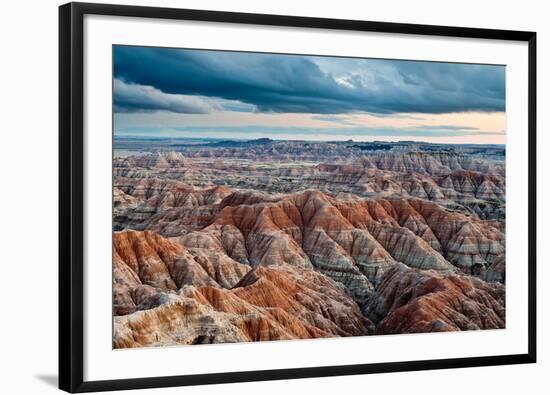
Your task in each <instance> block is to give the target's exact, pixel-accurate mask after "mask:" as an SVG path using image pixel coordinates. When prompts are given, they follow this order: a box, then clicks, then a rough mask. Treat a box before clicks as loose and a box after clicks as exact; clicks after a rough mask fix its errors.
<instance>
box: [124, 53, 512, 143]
mask: <svg viewBox="0 0 550 395" xmlns="http://www.w3.org/2000/svg"><path fill="white" fill-rule="evenodd" d="M114 128H115V134H116V135H117V136H174V137H176V136H182V137H223V138H259V137H269V138H272V139H308V140H347V139H354V140H357V141H370V140H385V141H390V140H393V141H395V140H422V141H434V142H449V143H497V144H504V143H505V131H506V116H505V68H504V67H503V66H489V65H472V64H452V63H435V62H415V61H401V60H381V59H352V58H335V57H320V56H301V55H277V54H260V53H244V52H224V51H203V50H187V49H170V48H152V47H129V46H116V47H115V48H114Z"/></svg>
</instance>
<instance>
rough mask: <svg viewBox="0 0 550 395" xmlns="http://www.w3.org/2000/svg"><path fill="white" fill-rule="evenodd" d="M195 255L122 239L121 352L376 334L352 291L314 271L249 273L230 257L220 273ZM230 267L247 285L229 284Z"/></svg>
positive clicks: (154, 239)
mask: <svg viewBox="0 0 550 395" xmlns="http://www.w3.org/2000/svg"><path fill="white" fill-rule="evenodd" d="M192 254H193V253H192V252H189V251H187V250H186V249H185V248H183V247H181V246H180V245H178V244H177V243H175V242H173V241H170V240H167V239H165V238H162V237H161V236H159V235H156V234H154V233H152V232H135V231H130V232H120V233H117V234H116V237H115V284H114V293H115V314H117V316H116V317H115V337H114V345H115V347H139V346H146V345H165V344H193V343H204V342H209V343H212V342H236V341H259V340H278V339H297V338H300V339H304V338H315V337H331V336H357V335H365V334H369V333H372V332H373V330H374V326H373V325H372V323H371V322H370V321H369V320H368V319H367V318H366V317H364V316H363V315H362V313H361V311H360V309H359V307H358V306H357V304H356V303H355V302H354V300H353V299H352V298H351V297H350V295H349V294H348V293H347V292H346V290H345V288H344V287H343V286H342V285H339V284H338V283H336V282H334V281H333V280H331V279H329V278H328V277H326V276H324V275H322V274H320V273H318V272H317V271H315V270H314V269H305V268H292V267H290V266H272V267H270V268H264V267H256V268H254V269H250V268H248V267H246V266H245V265H240V264H238V263H236V262H234V261H233V262H231V260H230V259H229V258H226V259H227V260H226V261H225V262H223V264H222V265H219V266H217V267H216V265H215V263H213V262H211V261H208V260H207V259H206V258H204V259H202V260H201V259H200V256H193V255H192ZM230 265H233V266H234V267H233V270H232V271H231V273H230V274H231V275H237V276H238V277H239V278H240V280H239V281H238V282H237V283H236V284H235V283H234V281H227V280H223V279H224V278H227V277H228V273H224V272H223V270H224V269H225V270H226V271H227V270H229V268H228V266H230ZM242 269H245V270H242ZM239 270H240V271H239ZM229 277H231V276H229ZM220 278H221V279H222V280H220ZM216 279H217V281H216ZM222 284H223V285H222ZM138 328H139V329H138Z"/></svg>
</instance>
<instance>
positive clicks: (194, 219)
mask: <svg viewBox="0 0 550 395" xmlns="http://www.w3.org/2000/svg"><path fill="white" fill-rule="evenodd" d="M505 173H506V169H505V152H504V149H503V148H502V147H501V146H491V145H488V146H476V145H444V144H428V143H418V142H398V143H380V142H373V143H361V142H353V141H345V142H309V141H274V140H270V139H259V140H209V139H183V138H182V139H166V140H163V139H152V140H140V139H137V138H135V139H119V140H117V139H115V157H114V159H113V230H114V233H113V314H114V318H113V319H114V338H113V346H114V347H115V348H130V347H146V346H164V345H181V344H205V343H234V342H248V341H266V340H291V339H311V338H321V337H347V336H369V335H389V334H401V333H419V332H445V331H461V330H482V329H500V328H504V327H505V323H506V317H505V284H506V270H505V267H506V262H505V250H506V249H505V244H506V240H505V239H506V237H505V213H506V193H505V191H506V183H505Z"/></svg>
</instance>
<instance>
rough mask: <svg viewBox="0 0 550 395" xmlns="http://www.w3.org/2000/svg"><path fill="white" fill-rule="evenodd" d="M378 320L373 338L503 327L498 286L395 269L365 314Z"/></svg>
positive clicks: (501, 295)
mask: <svg viewBox="0 0 550 395" xmlns="http://www.w3.org/2000/svg"><path fill="white" fill-rule="evenodd" d="M367 309H368V310H369V311H370V312H371V316H373V317H374V316H377V317H383V318H381V320H380V322H379V323H378V325H377V327H376V333H377V334H392V333H415V332H442V331H458V330H475V329H498V328H504V326H505V294H504V286H503V285H502V284H499V283H486V282H484V281H482V280H480V279H478V278H475V277H470V276H459V275H454V274H451V275H444V274H441V273H438V272H435V271H431V270H430V271H418V270H414V269H410V268H408V267H407V266H405V265H403V264H396V265H394V266H393V267H392V268H391V269H389V270H388V271H387V272H386V273H385V274H384V276H383V278H382V281H381V282H380V284H379V286H378V287H377V297H376V298H373V299H372V300H371V302H370V305H369V306H368V308H367Z"/></svg>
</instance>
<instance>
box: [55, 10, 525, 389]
mask: <svg viewBox="0 0 550 395" xmlns="http://www.w3.org/2000/svg"><path fill="white" fill-rule="evenodd" d="M87 14H95V15H111V16H120V17H144V18H159V19H173V20H188V21H204V22H224V23H238V24H256V25H269V26H283V27H306V28H324V29H333V30H351V31H364V32H384V33H397V34H414V35H426V36H447V37H462V38H472V39H491V40H511V41H522V42H527V43H528V51H529V53H528V57H529V59H528V62H529V66H528V69H529V76H528V84H529V86H528V100H529V102H528V108H529V110H528V111H529V112H528V154H529V158H528V172H529V177H528V185H529V187H528V205H529V207H528V232H529V238H528V239H529V242H528V248H529V252H528V262H527V264H528V301H529V309H528V352H527V353H525V354H514V355H498V356H484V357H471V358H450V359H436V360H419V361H411V362H390V363H374V364H357V365H346V366H328V367H326V366H325V367H307V368H298V369H280V370H262V371H249V372H231V373H215V374H193V375H182V376H166V377H142V378H132V379H120V380H106V381H84V378H83V370H84V366H83V365H84V363H83V357H84V355H83V316H84V315H83V309H84V305H83V285H84V273H83V232H84V220H83V209H84V205H83V203H84V202H83V183H84V180H83V177H84V168H83V153H84V138H83V137H84V136H83V95H84V90H83V89H84V87H83V49H84V48H83V45H84V36H83V34H84V32H83V19H84V16H85V15H87ZM535 287H536V33H535V32H526V31H511V30H494V29H477V28H462V27H448V26H429V25H416V24H403V23H386V22H366V21H358V20H340V19H325V18H309V17H295V16H283V15H266V14H249V13H235V12H218V11H204V10H188V9H172V8H158V7H141V6H127V5H108V4H90V3H68V4H65V5H62V6H60V8H59V388H60V389H62V390H65V391H68V392H71V393H74V392H90V391H107V390H123V389H138V388H153V387H171V386H187V385H200V384H217V383H234V382H243V381H262V380H280V379H297V378H309V377H320V376H343V375H355V374H368V373H383V372H401V371H416V370H427V369H449V368H464V367H476V366H491V365H509V364H522V363H534V362H536V289H535Z"/></svg>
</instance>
